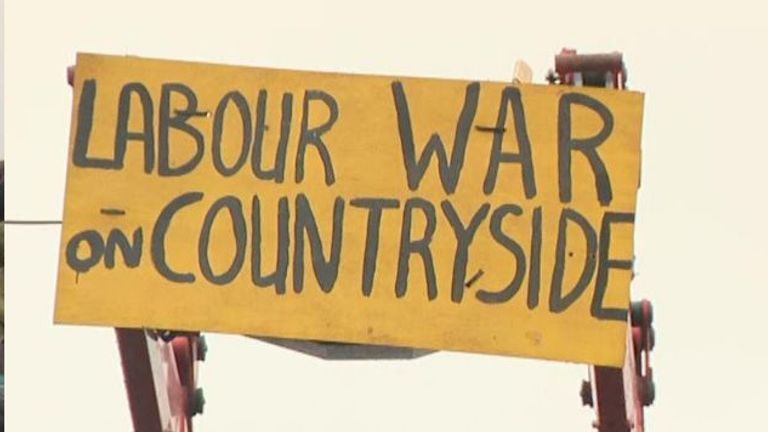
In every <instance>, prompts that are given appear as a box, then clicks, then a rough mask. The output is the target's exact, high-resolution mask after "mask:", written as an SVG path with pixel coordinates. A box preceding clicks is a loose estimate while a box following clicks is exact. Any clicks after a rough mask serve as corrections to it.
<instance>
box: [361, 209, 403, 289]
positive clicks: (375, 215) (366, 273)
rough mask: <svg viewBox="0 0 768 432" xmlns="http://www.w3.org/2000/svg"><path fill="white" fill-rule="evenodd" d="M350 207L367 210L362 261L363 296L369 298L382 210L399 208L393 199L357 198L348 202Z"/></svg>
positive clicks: (374, 270) (377, 249) (377, 251)
mask: <svg viewBox="0 0 768 432" xmlns="http://www.w3.org/2000/svg"><path fill="white" fill-rule="evenodd" d="M349 205H351V206H352V207H359V208H367V209H368V228H367V230H366V235H365V258H364V260H363V280H362V283H363V295H364V296H366V297H370V295H371V291H372V290H373V276H374V275H375V274H376V256H377V255H378V253H379V227H380V226H381V214H382V211H383V210H384V209H396V208H400V203H399V202H398V201H397V200H395V199H384V198H379V199H377V198H358V199H353V200H351V201H350V202H349Z"/></svg>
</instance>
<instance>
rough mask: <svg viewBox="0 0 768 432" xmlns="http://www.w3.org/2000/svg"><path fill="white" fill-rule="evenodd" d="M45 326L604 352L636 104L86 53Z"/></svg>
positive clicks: (627, 254)
mask: <svg viewBox="0 0 768 432" xmlns="http://www.w3.org/2000/svg"><path fill="white" fill-rule="evenodd" d="M74 90H75V91H74V102H73V113H72V132H71V139H70V149H69V160H68V171H67V185H66V201H65V206H64V223H63V227H62V238H61V250H60V264H59V275H58V285H57V299H56V311H55V320H56V322H58V323H72V324H89V325H105V326H120V327H151V328H164V329H175V330H203V331H213V332H227V333H239V334H250V335H260V336H274V337H283V338H296V339H312V340H326V341H344V342H358V343H369V344H386V345H397V346H410V347H417V348H428V349H443V350H458V351H469V352H482V353H495V354H504V355H515V356H527V357H536V358H546V359H555V360H565V361H575V362H585V363H594V364H602V365H621V364H622V363H623V360H624V345H625V337H626V313H627V307H628V304H629V294H628V293H629V283H630V279H631V275H632V273H631V263H632V258H633V246H632V244H633V223H634V211H635V202H636V195H637V188H638V181H639V166H640V129H641V122H642V105H643V96H642V94H639V93H634V92H628V91H614V90H606V89H590V88H573V87H564V86H540V85H512V84H511V83H497V82H466V81H458V80H440V79H416V78H400V77H385V76H363V75H347V74H334V73H316V72H300V71H287V70H274V69H261V68H246V67H234V66H224V65H208V64H198V63H188V62H177V61H164V60H148V59H140V58H133V57H115V56H102V55H91V54H81V55H79V56H78V58H77V66H76V71H75V83H74Z"/></svg>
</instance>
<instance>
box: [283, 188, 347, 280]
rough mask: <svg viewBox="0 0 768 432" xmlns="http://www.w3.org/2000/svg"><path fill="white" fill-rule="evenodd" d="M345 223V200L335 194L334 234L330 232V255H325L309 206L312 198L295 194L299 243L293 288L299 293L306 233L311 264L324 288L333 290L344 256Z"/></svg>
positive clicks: (296, 231) (296, 238) (296, 233)
mask: <svg viewBox="0 0 768 432" xmlns="http://www.w3.org/2000/svg"><path fill="white" fill-rule="evenodd" d="M343 226H344V200H343V199H341V198H336V200H335V201H334V203H333V234H332V236H331V253H330V258H329V259H327V260H326V259H325V257H324V256H323V243H322V241H321V239H320V232H319V231H318V229H317V222H315V215H314V214H313V213H312V208H311V207H310V206H309V200H308V199H307V197H306V196H304V194H299V195H298V196H296V221H295V223H294V228H293V229H294V231H293V232H294V238H295V241H296V246H295V248H294V250H293V290H294V291H296V292H297V293H300V292H301V291H302V289H303V288H304V233H306V234H307V237H309V249H310V252H311V253H312V268H313V269H314V270H315V278H316V279H317V282H318V284H320V289H322V290H323V292H326V293H328V292H331V290H332V289H333V285H334V284H335V283H336V277H337V276H338V274H339V260H340V258H341V239H342V237H341V234H342V230H343Z"/></svg>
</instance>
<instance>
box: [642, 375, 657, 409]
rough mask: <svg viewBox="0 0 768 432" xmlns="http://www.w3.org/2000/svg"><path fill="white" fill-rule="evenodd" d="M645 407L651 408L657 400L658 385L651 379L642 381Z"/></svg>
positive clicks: (646, 378)
mask: <svg viewBox="0 0 768 432" xmlns="http://www.w3.org/2000/svg"><path fill="white" fill-rule="evenodd" d="M642 395H643V405H644V406H651V405H653V401H654V400H655V399H656V384H655V383H654V382H653V379H651V378H650V377H645V378H644V379H643V381H642Z"/></svg>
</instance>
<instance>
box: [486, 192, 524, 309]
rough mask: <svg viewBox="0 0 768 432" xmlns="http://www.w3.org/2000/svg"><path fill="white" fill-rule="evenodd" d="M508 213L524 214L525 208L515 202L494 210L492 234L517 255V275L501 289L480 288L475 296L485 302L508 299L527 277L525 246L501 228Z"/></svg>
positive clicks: (497, 301) (498, 301) (491, 302)
mask: <svg viewBox="0 0 768 432" xmlns="http://www.w3.org/2000/svg"><path fill="white" fill-rule="evenodd" d="M508 214H513V215H515V216H520V215H521V214H523V209H521V208H520V206H517V205H514V204H505V205H502V206H500V207H499V208H497V209H496V210H494V211H493V214H492V215H491V235H492V236H493V238H494V240H496V242H497V243H499V244H500V245H502V246H504V247H505V248H506V249H507V250H508V251H510V252H512V254H513V255H514V256H515V275H514V276H513V277H512V281H511V282H510V283H509V284H508V285H507V286H506V287H505V288H504V289H503V290H501V291H498V292H489V291H486V290H479V291H478V292H477V294H475V296H476V297H477V299H478V300H480V301H481V302H483V303H490V304H493V303H504V302H506V301H508V300H509V299H511V298H512V297H514V296H515V294H517V292H518V291H519V290H520V286H521V285H522V284H523V278H524V277H525V252H524V251H523V248H522V247H521V246H520V244H519V243H518V242H516V241H515V240H514V239H513V238H512V237H510V236H508V235H506V234H504V232H503V231H502V230H501V225H502V223H503V222H504V217H505V216H506V215H508Z"/></svg>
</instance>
